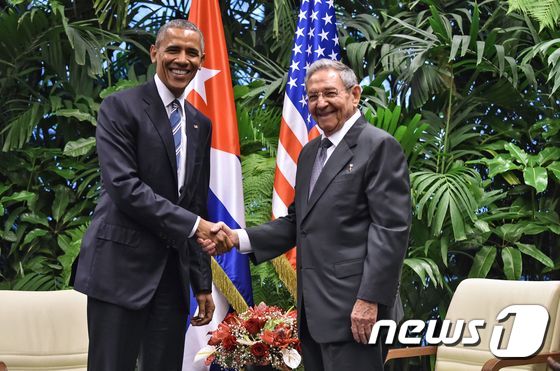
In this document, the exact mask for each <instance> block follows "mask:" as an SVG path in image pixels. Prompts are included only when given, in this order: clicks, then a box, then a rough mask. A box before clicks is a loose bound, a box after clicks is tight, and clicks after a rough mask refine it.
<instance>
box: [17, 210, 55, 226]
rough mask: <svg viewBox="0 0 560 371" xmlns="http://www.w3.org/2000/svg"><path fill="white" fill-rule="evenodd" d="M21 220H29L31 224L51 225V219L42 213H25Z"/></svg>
mask: <svg viewBox="0 0 560 371" xmlns="http://www.w3.org/2000/svg"><path fill="white" fill-rule="evenodd" d="M21 221H22V222H28V223H31V224H39V225H43V226H45V227H48V226H49V221H48V219H47V217H46V216H42V215H41V216H40V215H37V214H29V213H26V214H23V215H22V216H21Z"/></svg>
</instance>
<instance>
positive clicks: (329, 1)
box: [304, 0, 334, 8]
mask: <svg viewBox="0 0 560 371" xmlns="http://www.w3.org/2000/svg"><path fill="white" fill-rule="evenodd" d="M304 1H306V0H304ZM327 4H329V8H333V7H334V0H327Z"/></svg>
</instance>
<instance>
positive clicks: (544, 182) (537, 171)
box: [523, 167, 548, 193]
mask: <svg viewBox="0 0 560 371" xmlns="http://www.w3.org/2000/svg"><path fill="white" fill-rule="evenodd" d="M523 179H524V180H525V184H527V185H530V186H531V187H533V188H535V189H536V190H537V193H540V192H543V191H544V190H546V187H548V175H547V173H546V169H545V168H544V167H527V168H525V170H523Z"/></svg>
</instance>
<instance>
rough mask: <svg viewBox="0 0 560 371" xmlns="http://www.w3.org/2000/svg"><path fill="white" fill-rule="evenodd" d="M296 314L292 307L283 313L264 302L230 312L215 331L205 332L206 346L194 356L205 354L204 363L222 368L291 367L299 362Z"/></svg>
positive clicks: (199, 356) (203, 355)
mask: <svg viewBox="0 0 560 371" xmlns="http://www.w3.org/2000/svg"><path fill="white" fill-rule="evenodd" d="M296 317H297V313H296V311H295V310H289V311H287V312H284V311H283V310H282V309H280V308H278V307H274V306H267V305H266V304H264V303H260V304H259V305H257V306H255V307H253V308H249V309H248V310H247V311H245V312H243V313H241V314H239V315H238V314H235V313H230V314H228V315H227V316H226V318H224V320H223V321H222V323H220V324H219V325H218V329H217V330H216V331H212V332H210V333H209V334H210V335H211V337H210V340H208V346H206V347H204V348H203V349H201V350H200V351H199V352H198V354H197V357H196V358H198V359H200V358H201V357H206V360H205V363H206V365H210V364H211V363H216V364H218V365H220V366H222V367H231V368H242V367H245V366H248V365H258V366H266V365H271V366H272V367H274V368H277V369H281V370H285V369H287V368H291V369H295V368H297V367H298V366H299V364H300V362H301V356H300V352H301V348H300V343H299V340H298V338H297V335H298V334H297V318H296ZM196 358H195V359H196Z"/></svg>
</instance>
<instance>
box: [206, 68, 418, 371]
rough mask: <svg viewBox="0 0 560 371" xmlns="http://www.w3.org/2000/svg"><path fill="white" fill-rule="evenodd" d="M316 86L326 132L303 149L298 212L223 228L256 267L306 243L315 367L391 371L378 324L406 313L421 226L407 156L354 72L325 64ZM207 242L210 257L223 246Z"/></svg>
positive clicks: (310, 349) (315, 102) (313, 72)
mask: <svg viewBox="0 0 560 371" xmlns="http://www.w3.org/2000/svg"><path fill="white" fill-rule="evenodd" d="M306 89H307V96H308V104H309V111H310V113H311V115H312V116H313V118H314V119H315V121H316V122H317V125H318V126H319V127H320V128H321V130H322V135H321V136H320V137H318V138H316V139H314V140H312V141H310V142H309V143H308V144H307V145H306V146H304V147H303V149H302V151H301V154H300V156H299V160H298V168H297V175H296V187H295V188H296V194H295V201H294V203H293V204H292V205H291V206H290V207H289V210H288V215H286V216H285V217H282V218H278V219H276V220H274V221H272V222H269V223H266V224H263V225H260V226H258V227H255V228H248V229H247V230H246V231H244V230H236V231H231V230H228V229H227V226H225V225H223V224H219V225H217V226H216V227H215V228H216V229H215V230H217V228H223V229H224V230H225V231H226V232H227V233H228V234H229V236H230V238H231V239H232V241H233V243H234V245H236V246H239V248H240V250H241V251H242V252H244V251H246V252H252V258H253V261H255V262H256V263H260V262H262V261H265V260H270V259H272V258H274V257H276V256H278V255H280V254H282V253H284V252H286V251H287V250H289V249H290V248H291V247H292V246H294V245H297V278H298V298H297V300H298V307H299V324H300V338H301V341H302V348H303V361H304V365H305V369H306V370H309V371H315V370H317V371H319V370H333V371H335V370H337V371H338V370H352V371H357V370H364V371H365V370H368V371H371V370H382V369H383V359H384V355H385V351H384V349H383V347H382V346H381V345H380V344H375V345H369V344H367V343H368V339H369V335H370V333H371V329H372V327H373V324H374V323H375V321H376V320H378V319H383V318H393V319H398V317H399V316H402V306H401V303H400V299H399V295H398V287H399V279H400V273H401V268H402V263H403V259H404V257H405V252H406V248H407V245H408V234H409V229H410V222H411V205H410V189H409V180H408V171H407V164H406V159H405V156H404V154H403V152H402V150H401V147H400V145H399V143H398V142H397V141H396V140H395V139H394V138H393V137H392V136H391V135H389V134H387V133H386V132H384V131H382V130H380V129H377V128H375V127H374V126H372V125H369V124H368V123H367V122H366V120H365V119H364V118H363V116H362V115H361V114H360V112H359V110H358V103H359V101H360V95H361V88H360V86H359V85H358V82H357V79H356V75H355V74H354V72H353V71H352V70H351V69H350V68H348V67H347V66H345V65H344V64H342V63H340V62H335V61H331V60H326V59H323V60H319V61H316V62H315V63H313V64H312V65H311V66H310V67H309V69H308V70H307V76H306ZM199 242H200V243H201V244H202V245H204V248H205V251H206V252H208V253H210V254H215V253H219V252H221V251H222V250H221V249H220V248H217V247H216V244H214V243H212V242H211V241H209V240H206V241H204V240H202V239H201V240H200V241H199Z"/></svg>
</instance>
